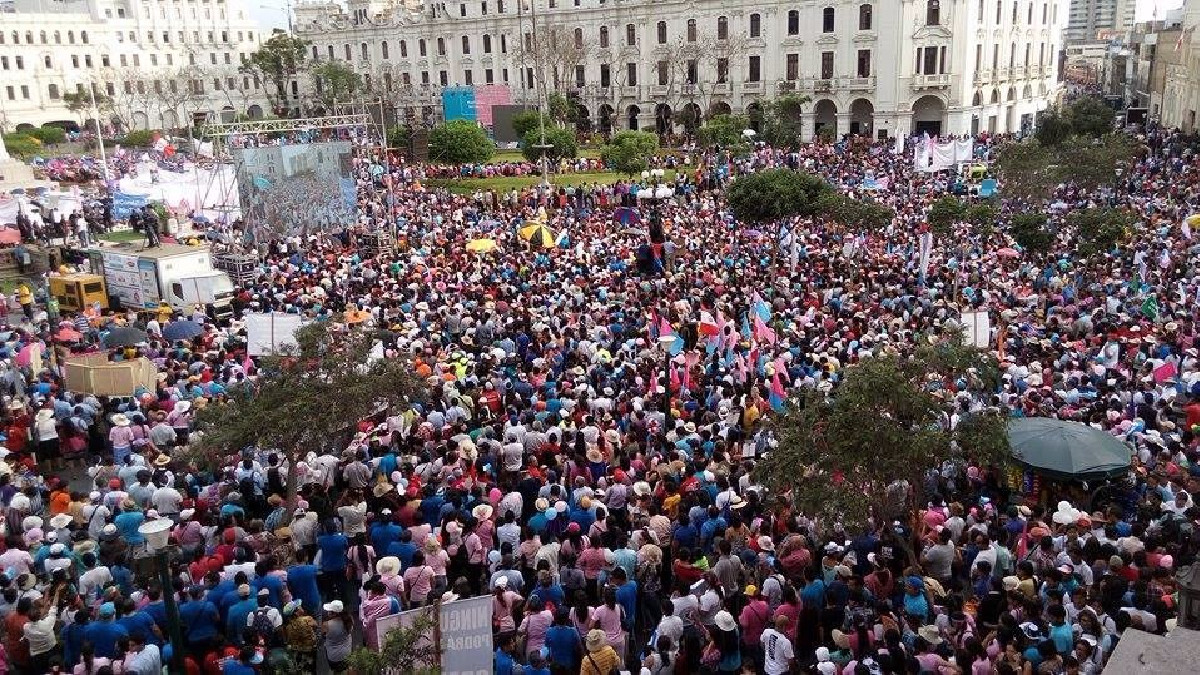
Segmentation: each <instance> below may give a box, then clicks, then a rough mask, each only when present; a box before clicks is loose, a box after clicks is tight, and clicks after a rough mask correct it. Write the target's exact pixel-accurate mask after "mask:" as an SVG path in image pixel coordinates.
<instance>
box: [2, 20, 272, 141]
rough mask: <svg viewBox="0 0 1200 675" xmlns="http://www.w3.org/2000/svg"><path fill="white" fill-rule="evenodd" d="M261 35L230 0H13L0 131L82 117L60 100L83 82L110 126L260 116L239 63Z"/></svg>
mask: <svg viewBox="0 0 1200 675" xmlns="http://www.w3.org/2000/svg"><path fill="white" fill-rule="evenodd" d="M267 37H269V36H267V35H263V34H261V32H260V31H259V29H258V27H257V25H256V24H255V22H254V21H253V20H252V19H251V18H250V16H249V14H248V12H247V10H246V9H245V8H244V7H243V6H242V5H241V3H240V2H239V1H238V0H15V1H14V2H12V3H9V4H7V5H5V6H4V7H3V9H2V10H0V129H4V130H6V131H12V130H13V129H15V128H18V127H24V126H25V125H34V126H40V125H42V124H46V123H51V122H54V123H61V124H63V125H70V124H78V123H81V122H85V121H87V120H89V119H90V118H91V117H92V116H93V114H92V112H91V110H90V109H87V108H85V109H78V106H76V108H77V109H76V110H71V109H70V108H69V107H68V100H69V99H71V98H73V97H74V95H76V94H81V93H84V92H86V91H87V90H86V87H87V85H88V84H89V83H91V84H92V85H93V86H94V87H95V91H96V92H99V93H103V94H104V96H103V97H102V99H103V98H107V99H108V100H109V101H111V103H112V106H111V107H112V110H111V113H109V112H108V111H106V112H105V113H104V114H102V118H103V119H105V120H106V121H109V122H112V123H113V124H114V126H119V127H126V128H143V129H144V128H152V129H158V128H176V127H180V126H183V124H184V123H185V120H187V119H188V118H194V119H201V118H204V119H216V118H222V117H223V118H225V119H232V118H233V117H235V116H237V115H247V116H251V117H261V116H262V114H263V108H264V106H265V100H264V97H263V95H262V93H261V91H260V85H259V84H258V83H256V82H255V81H254V80H253V78H249V77H246V76H244V75H242V74H241V73H239V71H238V67H239V64H240V63H241V61H242V60H243V59H246V58H248V57H249V56H250V54H252V53H254V51H255V50H257V49H258V47H259V44H260V43H261V42H262V41H265V40H266V39H267ZM68 94H71V96H68ZM110 116H111V118H112V119H108V118H109V117H110Z"/></svg>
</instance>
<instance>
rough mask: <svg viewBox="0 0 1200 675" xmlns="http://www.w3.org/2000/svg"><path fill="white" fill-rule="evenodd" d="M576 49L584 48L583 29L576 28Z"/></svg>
mask: <svg viewBox="0 0 1200 675" xmlns="http://www.w3.org/2000/svg"><path fill="white" fill-rule="evenodd" d="M575 49H583V29H582V28H576V29H575Z"/></svg>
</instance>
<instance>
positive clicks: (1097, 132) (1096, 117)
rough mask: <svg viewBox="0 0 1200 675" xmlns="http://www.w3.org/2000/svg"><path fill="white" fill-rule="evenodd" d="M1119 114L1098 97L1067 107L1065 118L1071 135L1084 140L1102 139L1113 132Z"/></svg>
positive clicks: (1082, 99)
mask: <svg viewBox="0 0 1200 675" xmlns="http://www.w3.org/2000/svg"><path fill="white" fill-rule="evenodd" d="M1116 116H1117V113H1116V111H1115V110H1113V109H1112V108H1111V107H1109V106H1108V104H1106V103H1105V102H1104V101H1103V100H1102V99H1100V98H1099V97H1097V96H1087V97H1084V98H1081V99H1078V100H1076V101H1074V102H1072V103H1071V104H1070V105H1068V106H1067V108H1066V110H1065V113H1064V115H1063V117H1064V118H1065V119H1066V122H1067V123H1068V124H1069V125H1070V128H1071V134H1072V135H1073V136H1080V137H1083V138H1100V137H1102V136H1107V135H1109V134H1111V133H1112V132H1113V120H1114V119H1115V118H1116Z"/></svg>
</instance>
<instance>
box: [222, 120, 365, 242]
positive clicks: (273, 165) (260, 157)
mask: <svg viewBox="0 0 1200 675" xmlns="http://www.w3.org/2000/svg"><path fill="white" fill-rule="evenodd" d="M233 153H234V158H235V163H236V166H237V169H238V171H237V180H238V192H240V193H241V197H242V211H243V214H244V215H245V217H246V222H247V224H248V225H249V226H250V227H251V228H252V229H253V231H254V233H255V235H256V236H257V237H258V238H260V239H272V238H277V237H296V236H299V237H305V236H309V235H313V234H318V233H320V232H330V231H336V230H339V229H341V228H343V227H347V226H350V225H352V224H354V208H355V185H354V176H353V159H352V154H351V147H350V143H348V142H330V143H306V144H296V145H274V146H267V147H258V148H238V149H234V150H233Z"/></svg>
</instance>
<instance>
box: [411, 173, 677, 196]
mask: <svg viewBox="0 0 1200 675" xmlns="http://www.w3.org/2000/svg"><path fill="white" fill-rule="evenodd" d="M663 178H664V180H673V179H674V178H675V172H674V171H670V170H668V171H667V172H666V174H665V175H664V177H663ZM624 179H625V176H623V175H621V174H617V173H612V172H610V171H597V172H593V173H567V174H557V175H553V176H551V177H550V182H551V183H554V184H555V185H583V184H585V183H586V184H588V185H590V184H592V183H604V184H611V183H615V182H617V181H619V180H624ZM537 182H538V177H537V176H500V177H498V178H464V179H455V178H432V179H430V180H428V181H426V184H427V185H428V186H429V187H438V188H446V189H447V190H450V191H451V192H453V193H456V194H471V193H473V192H475V191H476V190H495V191H497V192H507V191H509V190H512V189H513V188H516V189H518V190H519V189H521V188H526V187H529V186H531V185H536V184H537Z"/></svg>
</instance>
